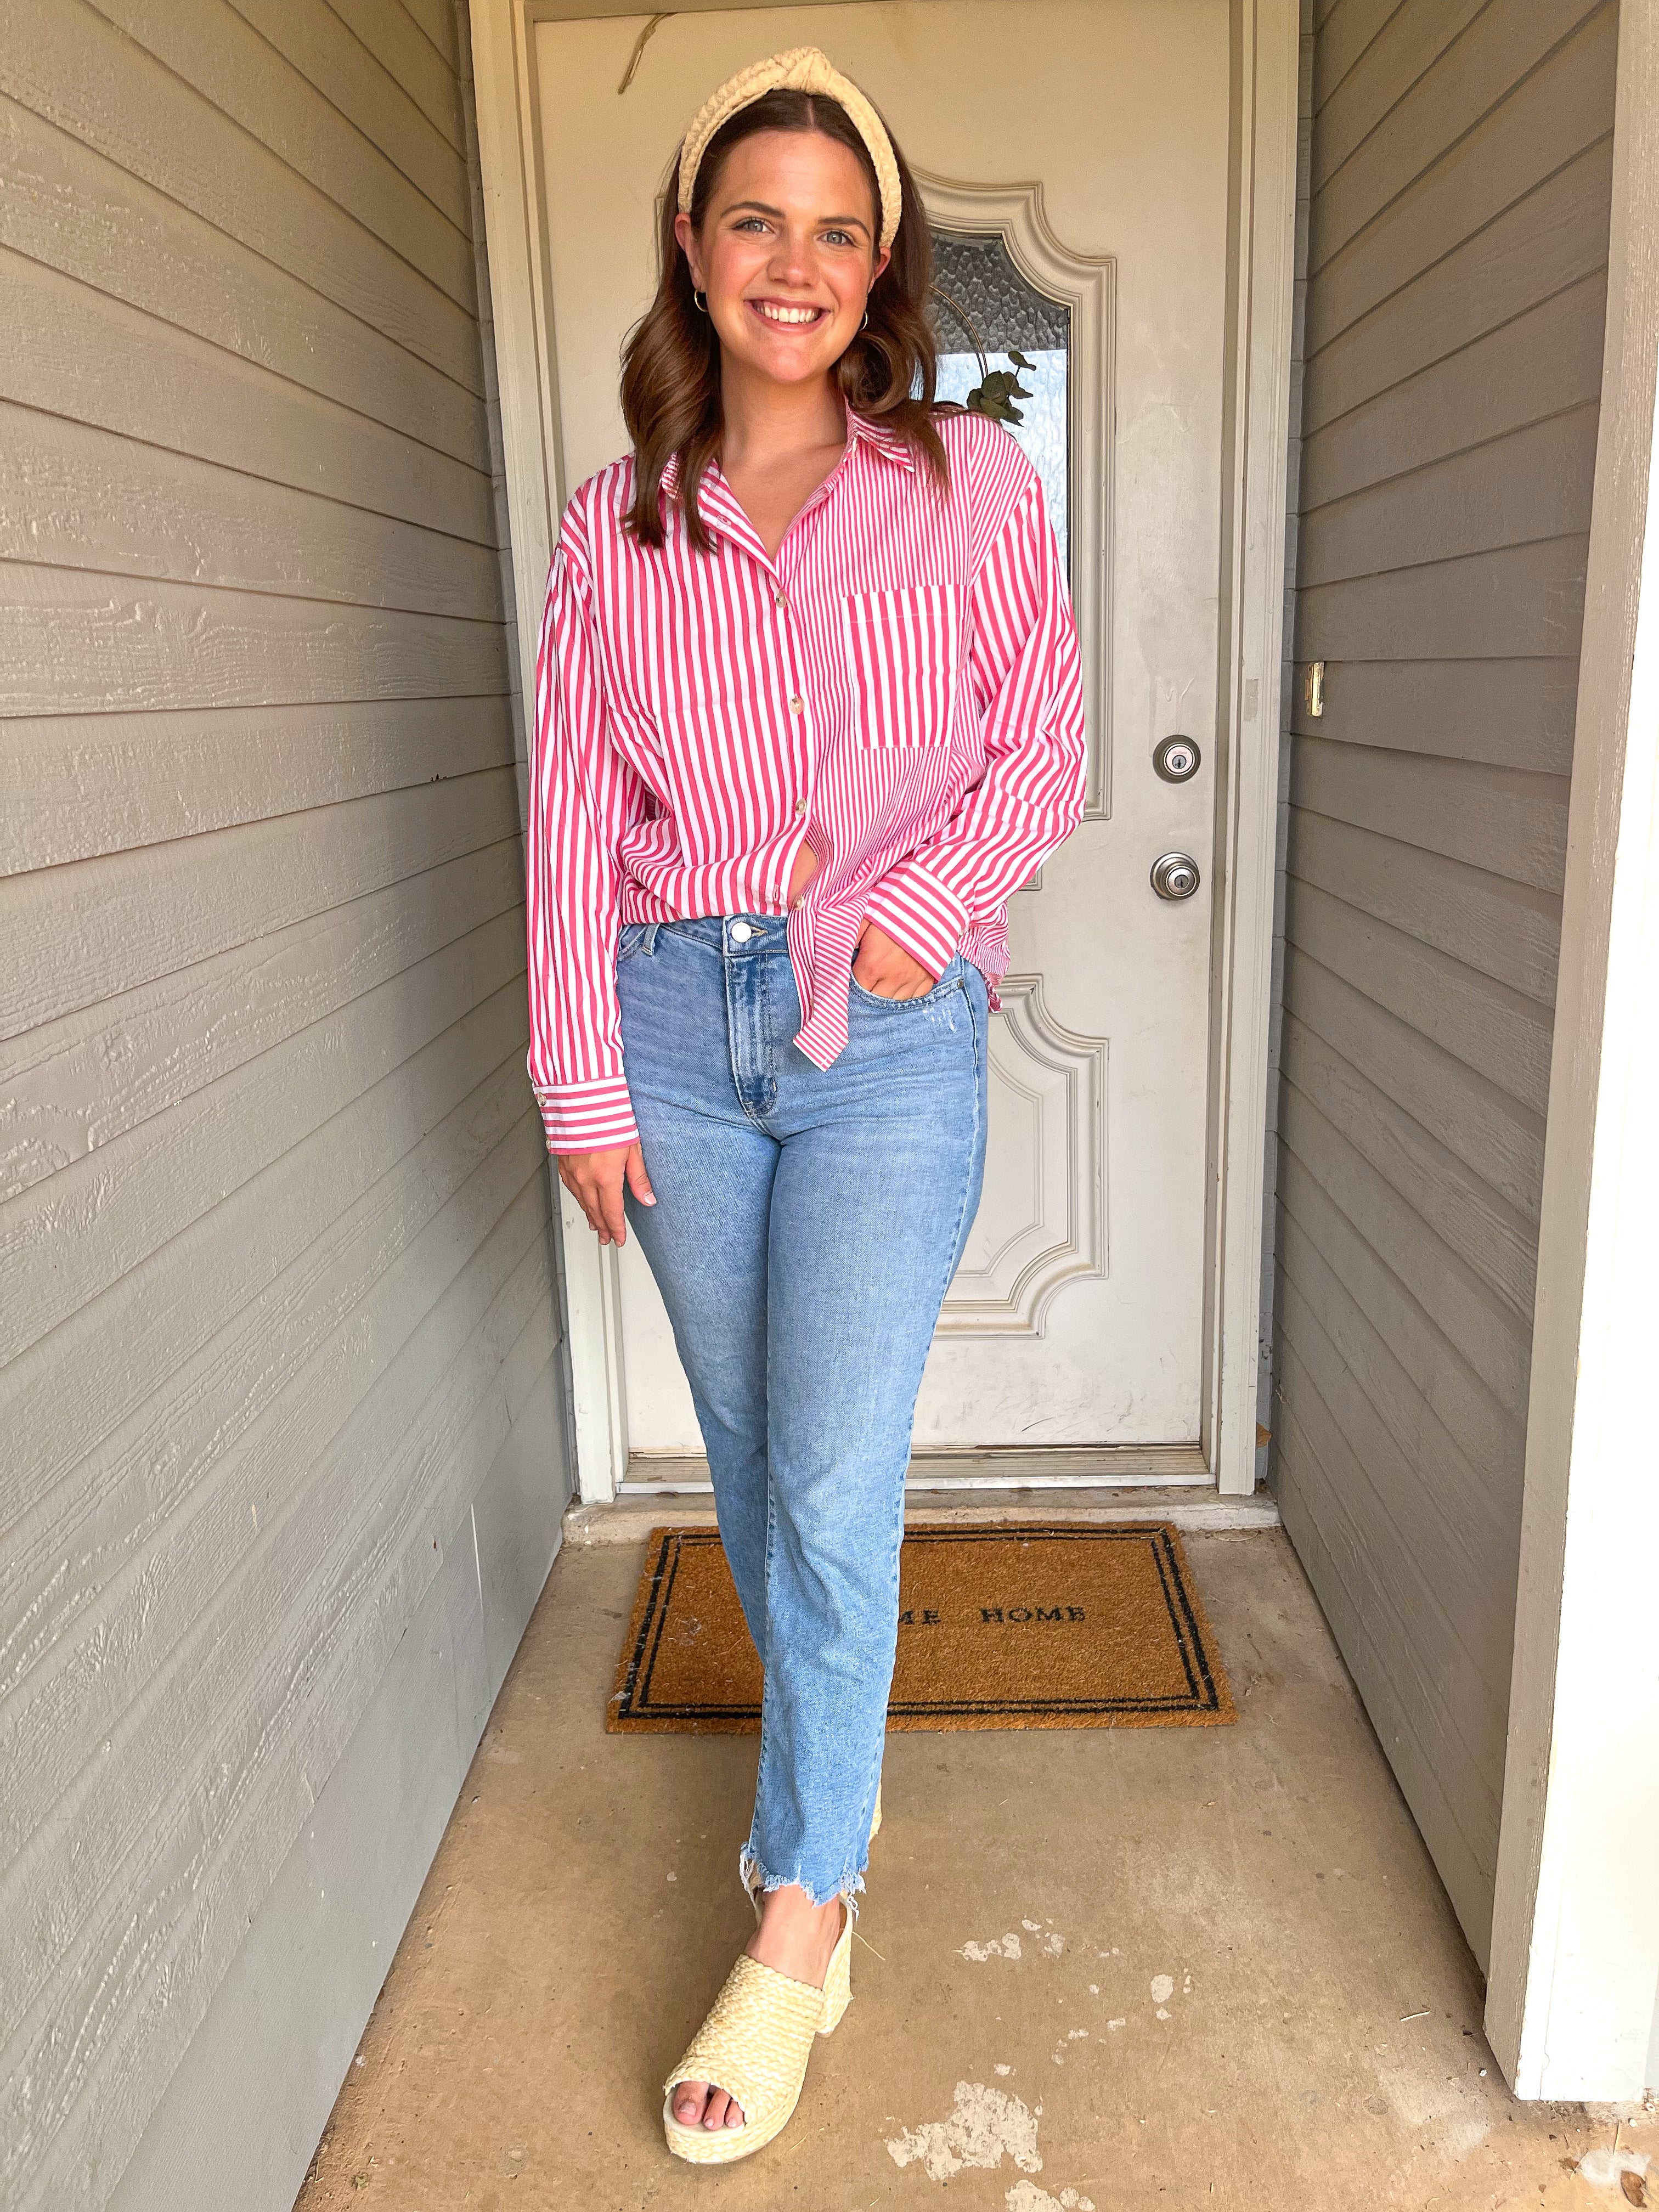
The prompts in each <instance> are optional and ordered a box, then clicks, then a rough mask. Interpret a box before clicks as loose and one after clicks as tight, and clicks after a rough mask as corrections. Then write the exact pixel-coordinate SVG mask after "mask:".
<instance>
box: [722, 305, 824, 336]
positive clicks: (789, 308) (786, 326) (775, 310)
mask: <svg viewBox="0 0 1659 2212" xmlns="http://www.w3.org/2000/svg"><path fill="white" fill-rule="evenodd" d="M744 304H745V305H746V306H748V307H752V308H753V309H754V311H755V313H757V315H758V316H759V317H760V319H761V320H762V321H763V323H771V324H772V325H775V327H776V328H778V329H780V330H792V331H798V330H809V329H811V326H812V325H813V324H814V323H821V322H822V321H823V319H824V317H825V316H826V315H828V314H832V313H834V312H835V311H834V309H833V308H830V307H813V306H811V304H810V302H807V301H799V300H773V299H763V300H750V301H745V302H744Z"/></svg>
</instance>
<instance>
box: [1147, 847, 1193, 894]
mask: <svg viewBox="0 0 1659 2212" xmlns="http://www.w3.org/2000/svg"><path fill="white" fill-rule="evenodd" d="M1198 885H1199V874H1198V862H1197V861H1196V860H1194V859H1193V858H1192V856H1191V854H1188V853H1160V854H1159V855H1158V858H1157V860H1154V861H1153V862H1152V889H1153V890H1155V891H1156V892H1157V893H1158V896H1159V897H1160V898H1161V899H1188V898H1190V897H1191V896H1192V895H1193V893H1194V891H1195V890H1197V889H1198Z"/></svg>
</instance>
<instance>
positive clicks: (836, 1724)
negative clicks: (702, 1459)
mask: <svg viewBox="0 0 1659 2212" xmlns="http://www.w3.org/2000/svg"><path fill="white" fill-rule="evenodd" d="M659 249H660V263H659V283H658V289H657V295H656V298H655V300H654V301H653V304H652V306H651V307H650V310H649V312H648V313H647V314H646V316H645V317H644V319H643V320H642V321H641V324H640V325H638V327H637V328H636V329H635V331H634V333H633V335H632V337H630V339H629V345H628V349H627V355H626V360H625V363H624V368H623V415H624V417H625V419H626V422H627V425H628V429H629V436H630V438H631V439H632V441H633V451H632V453H630V454H629V457H628V458H627V459H623V460H620V461H617V462H616V463H614V464H613V465H611V467H610V468H607V469H604V470H601V471H600V472H599V474H598V475H597V476H595V477H591V478H590V479H589V480H588V482H587V483H585V484H583V485H582V486H581V487H580V489H579V490H578V491H577V492H576V493H575V495H574V497H573V498H572V499H571V501H570V502H569V504H568V507H567V508H566V510H565V515H564V520H563V525H562V530H561V533H560V538H559V543H558V546H557V550H556V552H555V555H554V557H553V562H552V566H551V571H550V577H549V582H548V593H547V602H546V610H545V613H544V618H543V623H542V629H541V635H540V641H539V644H538V654H537V678H536V712H535V729H534V733H533V740H532V764H531V765H532V776H531V821H530V832H529V838H530V852H529V878H530V880H529V893H528V928H529V951H530V996H531V1046H530V1052H529V1056H528V1064H529V1068H530V1073H531V1078H532V1083H533V1085H534V1087H535V1090H536V1093H537V1096H538V1099H539V1100H540V1102H541V1106H542V1109H543V1113H544V1118H545V1121H546V1126H547V1136H548V1143H549V1146H550V1149H551V1150H552V1151H553V1152H555V1153H556V1155H557V1158H558V1164H559V1175H560V1177H561V1179H562V1182H563V1183H564V1185H565V1187H566V1188H567V1189H568V1190H569V1191H570V1192H571V1193H572V1194H573V1195H574V1197H575V1199H576V1200H577V1201H578V1202H579V1204H580V1206H581V1208H582V1211H583V1212H584V1213H585V1214H586V1218H587V1219H588V1221H589V1222H590V1224H591V1225H592V1227H593V1229H594V1230H595V1231H597V1233H598V1235H599V1239H600V1242H601V1243H617V1244H621V1243H623V1241H624V1239H625V1237H626V1235H627V1231H628V1228H629V1227H630V1226H631V1227H632V1228H633V1230H634V1231H635V1234H636V1235H637V1237H639V1240H640V1243H641V1248H642V1249H643V1250H644V1253H645V1256H646V1258H647V1261H648V1262H649V1263H650V1267H651V1269H652V1272H653V1274H654V1276H655V1277H656V1279H657V1283H658V1285H659V1288H660V1290H661V1291H662V1296H663V1301H664V1304H665V1306H666V1307H667V1310H668V1313H669V1316H670V1317H671V1321H672V1322H673V1327H674V1335H675V1342H676V1344H677V1345H678V1349H679V1354H680V1358H681V1360H682V1362H683V1363H684V1368H685V1372H686V1375H687V1376H688V1377H689V1379H690V1385H691V1390H692V1395H693V1397H694V1400H695V1401H696V1411H697V1419H698V1421H699V1423H700V1425H701V1426H702V1435H703V1439H704V1443H705V1445H706V1447H707V1449H708V1464H709V1468H710V1470H711V1472H712V1474H713V1476H714V1495H715V1504H716V1507H717V1509H718V1515H719V1520H720V1534H721V1538H722V1540H723V1542H724V1545H725V1548H726V1555H727V1557H728V1559H729V1560H730V1562H731V1567H732V1576H733V1579H734V1580H735V1582H736V1584H737V1589H738V1595H739V1596H740V1598H741V1601H742V1603H743V1608H744V1615H745V1617H746V1619H747V1621H748V1624H749V1628H750V1633H751V1635H752V1636H753V1638H754V1639H755V1644H756V1647H757V1650H758V1651H759V1653H760V1654H761V1656H762V1660H763V1665H764V1669H765V1692H764V1699H763V1711H762V1723H761V1743H760V1760H759V1772H758V1779H757V1787H756V1796H755V1808H754V1818H753V1824H752V1826H751V1828H750V1834H749V1839H748V1843H747V1844H746V1846H745V1848H744V1851H743V1854H742V1857H741V1859H740V1862H739V1870H740V1873H741V1876H742V1879H743V1881H744V1886H745V1887H746V1888H747V1889H748V1891H749V1893H750V1896H751V1897H752V1899H753V1900H754V1903H755V1909H756V1915H757V1928H756V1931H755V1934H754V1936H753V1937H752V1938H751V1940H750V1942H749V1944H748V1946H747V1948H746V1949H745V1951H744V1954H743V1956H741V1957H740V1958H739V1959H738V1961H737V1963H736V1964H735V1965H734V1966H733V1967H732V1972H731V1974H730V1975H729V1976H728V1978H727V1980H726V1984H725V1986H724V1987H723V1989H722V1990H721V1991H720V1995H719V1996H718V1997H717V1999H716V2001H715V2003H714V2008H713V2010H712V2011H711V2012H710V2014H709V2015H708V2020H707V2021H705V2022H704V2024H703V2027H702V2029H701V2030H700V2031H699V2033H698V2035H697V2037H696V2039H694V2041H693V2043H692V2045H691V2048H690V2051H687V2053H686V2055H685V2057H684V2059H683V2060H682V2061H681V2063H680V2064H679V2066H678V2067H677V2068H676V2069H675V2071H674V2073H673V2074H672V2075H671V2077H670V2079H669V2081H668V2083H667V2085H666V2089H665V2097H666V2099H667V2101H666V2102H665V2105H664V2108H663V2124H664V2128H665V2133H666V2136H667V2139H668V2142H669V2146H670V2148H671V2149H672V2150H673V2151H674V2152H676V2153H677V2154H678V2155H679V2156H680V2157H682V2158H688V2159H692V2160H699V2161H702V2162H708V2163H713V2162H724V2161H726V2160H731V2159H735V2158H740V2157H742V2156H744V2155H745V2154H747V2153H748V2152H750V2151H752V2150H757V2149H758V2148H760V2147H761V2145H762V2144H763V2143H764V2142H768V2141H769V2140H770V2138H771V2137H772V2136H775V2134H776V2133H777V2132H778V2130H779V2129H780V2128H781V2127H782V2126H783V2124H784V2123H785V2122H786V2121H787V2118H788V2117H789V2115H790V2112H792V2111H793V2108H794V2104H795V2100H796V2098H797V2096H798V2095H799V2089H800V2085H801V2081H802V2079H803V2076H804V2074H805V2065H806V2059H807V2055H808V2053H809V2051H810V2050H811V2041H812V2037H813V2035H814V2033H829V2029H830V2028H831V2027H834V2026H835V2025H836V2021H838V2020H839V2019H840V2017H841V2014H842V2010H843V2009H844V2008H845V2006H846V2003H847V2001H848V1996H849V1994H850V1992H849V1987H848V1951H849V1945H850V1941H851V1934H852V1917H853V1913H854V1910H855V1904H854V1900H855V1897H856V1893H858V1892H859V1891H860V1890H861V1889H862V1887H863V1886H864V1869H865V1866H866V1856H867V1850H868V1845H869V1841H870V1838H871V1835H872V1829H873V1826H874V1824H875V1822H876V1821H877V1820H878V1818H879V1812H878V1785H879V1779H880V1772H881V1758H882V1747H883V1738H884V1728H885V1718H886V1705H887V1695H888V1689H889V1685H890V1678H891V1674H892V1667H893V1657H894V1650H895V1645H896V1633H897V1618H898V1558H899V1546H900V1542H901V1539H902V1533H903V1489H904V1476H905V1469H906V1466H907V1464H908V1456H909V1442H910V1428H911V1423H912V1419H913V1418H914V1413H915V1398H916V1392H917V1389H918V1387H919V1385H920V1383H921V1371H922V1364H923V1362H924V1360H925V1358H926V1357H927V1347H928V1343H929V1340H930V1339H931V1337H932V1334H933V1326H934V1323H935V1322H936V1320H937V1318H938V1316H939V1308H940V1305H941V1304H942V1303H943V1300H944V1297H945V1289H946V1287H947V1285H948V1284H949V1282H950V1280H951V1275H952V1273H954V1271H955V1268H956V1266H957V1260H958V1258H959V1257H960V1255H961V1251H962V1248H963V1241H964V1239H965V1237H966V1236H967V1233H968V1230H969V1226H970V1225H971V1223H972V1220H973V1217H974V1212H975V1207H976V1206H977V1204H978V1201H979V1191H980V1181H981V1166H982V1163H983V1158H984V1149H985V1102H986V1039H987V1017H988V1013H989V1012H990V1011H991V1009H993V1008H994V1006H995V1004H996V1000H995V995H994V988H993V983H994V978H995V977H996V976H998V975H1000V974H1001V973H1002V972H1003V970H1004V969H1005V968H1006V964H1007V942H1006V933H1005V914H1004V908H1005V902H1006V899H1007V897H1008V895H1009V893H1010V892H1011V891H1012V890H1016V889H1017V888H1018V886H1019V884H1022V883H1023V882H1024V881H1025V879H1026V878H1027V877H1029V875H1030V872H1031V871H1032V869H1033V868H1034V867H1035V866H1036V865H1037V863H1038V862H1039V861H1041V860H1042V858H1043V856H1044V855H1045V854H1048V853H1049V852H1050V851H1052V850H1053V848H1054V847H1055V846H1056V845H1057V844H1058V843H1059V842H1060V840H1061V839H1062V838H1063V837H1064V836H1066V833H1067V832H1068V831H1069V830H1070V829H1071V828H1072V826H1073V823H1075V822H1076V820H1077V818H1078V816H1079V812H1080V811H1081V805H1082V789H1083V783H1082V775H1083V714H1082V703H1081V696H1080V688H1079V668H1078V656H1077V643H1076V634H1075V631H1074V629H1073V623H1072V618H1071V614H1070V610H1069V607H1068V604H1067V600H1066V589H1065V583H1064V579H1063V577H1062V574H1061V572H1060V562H1059V556H1058V552H1057V549H1056V546H1055V542H1054V533H1053V530H1052V528H1051V526H1050V524H1049V521H1048V516H1047V513H1046V511H1045V508H1044V506H1043V501H1042V487H1041V484H1040V483H1039V481H1038V479H1037V477H1036V472H1035V471H1034V470H1033V469H1032V468H1031V466H1030V464H1029V463H1028V462H1027V461H1026V459H1024V456H1023V454H1022V453H1021V452H1020V450H1019V448H1018V446H1017V445H1016V444H1015V442H1014V441H1013V440H1012V438H1011V437H1010V436H1009V435H1008V434H1007V433H1006V431H1005V430H1003V429H1001V428H1000V427H999V426H998V425H996V424H995V423H994V422H989V421H987V420H986V419H985V418H984V417H982V416H977V415H974V414H969V413H966V412H963V411H960V410H957V411H947V410H941V409H936V408H935V407H934V406H933V404H932V401H933V337H932V335H931V332H930V330H929V326H928V324H927V319H926V315H925V312H924V303H925V301H926V298H927V284H928V271H929V245H928V233H927V217H926V215H925V213H924V211H923V209H922V207H921V202H920V200H919V198H918V197H917V194H916V191H915V186H914V185H913V184H912V182H911V180H910V177H909V173H908V170H907V168H906V167H905V165H904V162H903V160H902V156H901V155H899V153H898V151H897V149H896V147H895V146H894V145H893V143H892V142H891V140H890V137H889V136H888V134H887V131H886V130H885V128H884V125H883V124H882V122H881V119H880V118H879V117H878V115H877V113H876V112H875V110H874V109H873V108H872V106H871V105H870V103H869V102H868V101H867V100H866V99H865V98H864V96H863V94H861V93H860V92H859V91H858V89H857V88H856V87H855V86H854V85H853V84H851V83H850V82H848V80H847V79H846V78H844V77H842V76H841V75H840V74H839V72H837V71H836V70H834V69H833V68H832V67H831V65H830V64H829V62H828V61H826V59H825V58H824V57H823V55H822V54H820V53H818V52H817V51H816V50H815V49H813V48H810V47H805V48H799V49H796V50H794V51H793V52H790V53H787V54H780V55H776V56H775V57H773V58H772V59H770V60H769V61H766V62H762V63H758V64H756V65H755V66H754V67H753V68H751V69H749V70H744V72H743V73H742V75H741V76H738V77H734V78H733V79H732V81H731V82H729V83H728V84H726V85H724V86H722V87H721V88H720V90H719V91H718V92H717V93H715V94H714V96H713V98H712V99H711V100H709V101H708V103H707V105H706V106H704V108H703V109H702V112H701V113H700V114H699V115H698V117H697V118H696V122H694V123H693V125H692V126H691V128H690V131H689V132H688V133H687V135H686V137H685V140H684V143H683V145H682V146H681V148H680V150H679V152H678V155H677V157H676V160H675V163H674V166H673V168H672V170H671V173H670V175H669V179H668V184H667V189H666V192H665V198H664V214H663V222H662V229H661V234H660V239H659Z"/></svg>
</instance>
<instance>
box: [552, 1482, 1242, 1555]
mask: <svg viewBox="0 0 1659 2212" xmlns="http://www.w3.org/2000/svg"><path fill="white" fill-rule="evenodd" d="M904 1517H905V1520H906V1522H907V1523H914V1522H919V1521H927V1522H945V1523H955V1524H956V1525H957V1526H958V1527H962V1528H972V1527H975V1526H976V1525H979V1524H981V1523H989V1522H999V1521H1043V1522H1066V1521H1075V1522H1079V1523H1081V1524H1085V1525H1086V1524H1087V1523H1089V1522H1104V1521H1168V1522H1170V1523H1172V1524H1173V1526H1174V1527H1176V1528H1181V1529H1190V1530H1194V1531H1197V1530H1205V1529H1208V1530H1212V1531H1218V1530H1227V1529H1237V1528H1277V1527H1278V1526H1279V1507H1278V1504H1277V1503H1276V1502H1275V1500H1274V1499H1273V1497H1272V1496H1271V1495H1270V1493H1269V1492H1267V1491H1265V1490H1257V1491H1255V1492H1253V1493H1252V1494H1251V1496H1249V1498H1224V1497H1223V1496H1222V1495H1221V1494H1220V1492H1218V1490H1216V1489H1215V1488H1214V1486H1212V1485H1209V1484H1206V1486H1205V1487H1204V1488H1202V1489H1198V1488H1195V1487H1194V1486H1193V1485H1192V1484H1190V1483H1172V1484H1164V1485H1162V1486H1152V1485H1149V1484H1146V1483H1135V1484H1122V1485H1120V1484H1111V1485H1107V1484H1097V1485H1096V1486H1094V1487H1093V1488H1091V1489H1084V1488H1081V1487H1079V1486H1067V1487H1066V1488H1065V1489H1063V1490H1056V1489H1054V1488H1053V1487H1044V1488H1042V1489H1038V1488H1036V1487H1035V1486H1030V1485H1015V1486H1008V1487H1006V1488H1003V1489H999V1490H991V1489H981V1488H976V1489H975V1490H973V1491H972V1492H963V1491H957V1492H956V1493H955V1495H954V1496H952V1495H951V1494H949V1493H941V1492H939V1491H935V1490H924V1491H917V1490H915V1489H907V1491H906V1493H905V1504H904ZM665 1523H671V1524H672V1525H673V1526H675V1527H677V1528H713V1527H714V1499H713V1497H712V1495H711V1493H709V1492H708V1491H703V1492H697V1491H694V1490H674V1489H671V1488H670V1487H669V1486H667V1485H666V1484H664V1483H656V1482H653V1483H635V1484H631V1485H629V1486H628V1488H627V1490H626V1491H625V1492H623V1494H622V1495H621V1496H619V1497H617V1498H611V1499H610V1500H609V1501H607V1502H605V1503H599V1504H592V1505H583V1504H572V1505H570V1506H568V1507H567V1508H566V1510H565V1516H564V1538H565V1541H566V1542H567V1543H571V1544H574V1545H576V1546H578V1547H580V1548H583V1549H586V1548H587V1547H590V1546H592V1545H595V1544H640V1543H643V1542H644V1541H645V1539H646V1537H647V1534H649V1532H650V1531H651V1530H652V1529H653V1528H659V1527H661V1526H662V1525H664V1524H665Z"/></svg>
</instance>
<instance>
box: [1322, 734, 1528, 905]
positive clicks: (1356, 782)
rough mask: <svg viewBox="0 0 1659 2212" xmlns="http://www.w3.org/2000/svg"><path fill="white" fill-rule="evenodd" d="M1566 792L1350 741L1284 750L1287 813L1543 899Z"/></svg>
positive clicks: (1479, 766) (1488, 768)
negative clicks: (1329, 821)
mask: <svg viewBox="0 0 1659 2212" xmlns="http://www.w3.org/2000/svg"><path fill="white" fill-rule="evenodd" d="M1567 792H1568V783H1567V779H1566V778H1565V776H1554V775H1528V774H1527V773H1525V772H1523V771H1522V770H1519V769H1508V768H1498V767H1496V766H1494V765H1492V764H1491V763H1487V762H1485V761H1449V760H1441V759H1437V758H1436V757H1434V756H1432V755H1428V754H1413V753H1408V752H1405V751H1401V750H1391V749H1390V748H1389V747H1388V746H1386V745H1367V744H1356V743H1355V742H1353V741H1352V739H1345V738H1337V739H1332V738H1297V739H1296V741H1295V744H1294V746H1293V748H1292V751H1291V803H1292V805H1296V806H1305V807H1309V808H1310V809H1311V810H1312V811H1314V812H1315V813H1317V814H1327V815H1330V816H1333V817H1334V818H1335V819H1336V820H1338V821H1340V822H1352V823H1355V824H1357V825H1358V826H1359V827H1361V828H1363V829H1374V830H1376V832H1377V833H1378V834H1379V835H1380V836H1384V837H1392V838H1395V840H1397V841H1398V842H1400V843H1401V844H1405V845H1415V846H1416V847H1417V848H1419V851H1421V852H1425V853H1441V854H1444V855H1445V856H1446V857H1447V858H1448V859H1450V860H1462V861H1465V862H1467V863H1468V866H1471V867H1475V868H1483V869H1485V870H1486V872H1487V873H1488V874H1490V875H1494V876H1498V877H1500V878H1503V879H1504V881H1505V882H1509V883H1520V884H1530V885H1531V886H1532V887H1533V889H1534V890H1541V891H1547V892H1548V893H1549V894H1550V895H1551V896H1552V897H1554V896H1559V892H1560V889H1561V878H1562V871H1563V869H1564V867H1565V864H1566V848H1567Z"/></svg>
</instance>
